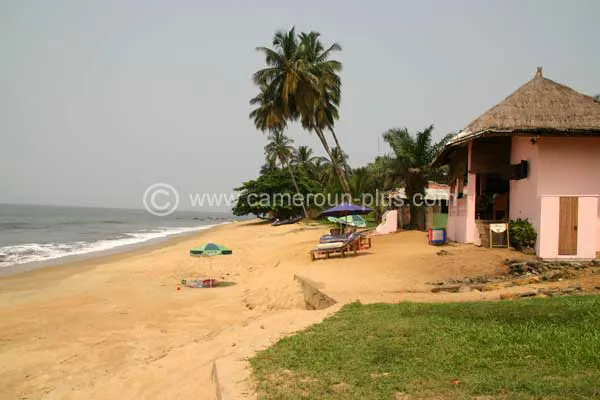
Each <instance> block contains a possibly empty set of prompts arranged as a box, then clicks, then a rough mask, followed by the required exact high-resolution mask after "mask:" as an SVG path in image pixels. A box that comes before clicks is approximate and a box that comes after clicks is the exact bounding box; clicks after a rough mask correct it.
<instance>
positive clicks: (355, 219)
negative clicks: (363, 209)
mask: <svg viewBox="0 0 600 400" xmlns="http://www.w3.org/2000/svg"><path fill="white" fill-rule="evenodd" d="M338 222H339V223H340V224H345V225H350V226H355V227H357V228H366V227H367V221H365V219H364V218H363V217H361V216H360V215H346V216H344V217H339V218H338Z"/></svg>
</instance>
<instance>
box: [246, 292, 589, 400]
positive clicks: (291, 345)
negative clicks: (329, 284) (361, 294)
mask: <svg viewBox="0 0 600 400" xmlns="http://www.w3.org/2000/svg"><path fill="white" fill-rule="evenodd" d="M250 361H251V364H252V367H253V369H254V371H255V376H256V378H257V380H258V385H259V386H258V389H259V398H261V399H300V398H309V399H403V400H404V399H411V400H412V399H437V400H439V399H469V398H476V399H486V400H488V399H596V398H597V399H600V297H596V296H585V297H583V296H581V297H564V298H550V299H531V300H521V301H514V302H512V301H502V302H476V303H447V304H418V303H402V304H373V305H361V304H350V305H347V306H345V307H344V308H343V309H342V310H341V311H340V312H338V313H337V314H335V315H334V316H332V317H330V318H328V319H326V320H325V321H323V322H322V323H320V324H317V325H314V326H312V327H310V328H308V329H307V330H305V331H303V332H300V333H298V334H296V335H294V336H291V337H288V338H285V339H283V340H281V341H279V342H278V343H277V344H275V345H274V346H273V347H271V348H269V349H267V350H265V351H262V352H260V353H258V354H257V355H256V356H255V357H254V358H252V359H251V360H250ZM455 380H458V382H456V381H455ZM453 381H454V382H453Z"/></svg>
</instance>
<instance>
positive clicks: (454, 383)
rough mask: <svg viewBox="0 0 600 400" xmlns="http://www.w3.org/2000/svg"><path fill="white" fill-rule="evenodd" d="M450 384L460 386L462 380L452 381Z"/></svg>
mask: <svg viewBox="0 0 600 400" xmlns="http://www.w3.org/2000/svg"><path fill="white" fill-rule="evenodd" d="M450 383H451V384H452V385H459V384H460V380H459V379H452V380H451V381H450Z"/></svg>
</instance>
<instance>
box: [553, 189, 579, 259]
mask: <svg viewBox="0 0 600 400" xmlns="http://www.w3.org/2000/svg"><path fill="white" fill-rule="evenodd" d="M578 205H579V203H578V199H577V197H561V198H560V206H559V211H558V212H559V223H558V254H559V255H561V256H567V255H571V256H574V255H576V254H577V217H578Z"/></svg>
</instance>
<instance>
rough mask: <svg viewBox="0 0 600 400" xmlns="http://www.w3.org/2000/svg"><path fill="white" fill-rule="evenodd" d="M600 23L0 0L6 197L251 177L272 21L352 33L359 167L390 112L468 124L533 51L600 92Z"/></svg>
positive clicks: (217, 185)
mask: <svg viewBox="0 0 600 400" xmlns="http://www.w3.org/2000/svg"><path fill="white" fill-rule="evenodd" d="M599 21H600V1H597V0H590V1H567V0H565V1H543V0H541V1H481V0H473V1H442V0H439V1H416V0H415V1H410V2H402V1H389V2H378V1H373V0H371V1H360V2H358V1H357V2H350V1H335V2H334V1H324V0H319V1H308V0H305V1H303V2H286V1H258V0H256V1H247V0H235V1H224V2H216V1H211V2H202V1H191V0H190V1H183V0H172V1H166V0H165V1H150V0H138V1H125V0H118V1H109V0H97V1H80V0H72V1H61V0H53V1H41V0H40V1H34V0H27V1H24V0H14V1H7V0H0V52H1V53H0V54H1V57H2V58H1V62H0V139H1V141H0V202H33V203H44V204H66V205H89V206H94V205H95V206H111V207H141V205H142V203H141V196H142V193H143V192H144V190H145V189H146V187H148V186H149V185H151V184H153V183H156V182H166V183H169V184H171V185H173V186H175V187H176V188H177V189H178V190H179V192H180V194H181V195H182V196H186V195H187V193H188V192H227V193H229V192H231V189H232V188H233V187H236V186H238V185H239V184H240V183H241V182H242V181H244V180H248V179H252V178H254V177H255V176H256V175H257V171H258V169H259V167H260V165H261V164H262V163H263V146H264V145H265V139H266V138H265V137H264V136H263V135H262V134H261V133H259V132H257V131H256V130H255V129H254V127H253V125H252V123H251V121H250V120H249V119H248V113H249V112H250V106H249V104H248V100H249V99H250V98H251V97H252V96H253V95H254V94H255V93H256V88H255V87H253V84H252V82H251V75H252V73H253V72H254V71H255V70H257V69H259V68H260V67H262V65H263V59H262V58H261V56H260V54H259V53H257V52H256V51H255V47H256V46H260V45H270V42H271V39H272V35H273V33H274V31H275V30H277V29H281V28H284V29H288V28H289V27H291V26H292V25H296V27H297V29H298V30H318V31H319V32H321V33H322V38H323V40H324V41H325V42H326V43H330V42H332V41H337V42H338V43H340V44H341V45H342V47H343V52H342V53H341V54H340V55H339V59H340V60H341V61H342V62H343V64H344V70H343V73H342V82H343V99H342V107H341V119H340V121H339V123H338V124H337V131H338V133H339V137H340V140H341V142H342V146H343V147H344V150H345V151H346V152H347V153H348V154H349V156H350V163H351V165H352V166H358V165H360V164H363V163H365V162H367V161H370V160H371V159H373V157H375V156H376V155H377V154H378V153H381V152H383V151H384V150H383V146H382V144H381V139H380V138H381V133H382V132H384V131H385V130H386V129H388V128H391V127H402V126H406V127H408V128H409V129H411V130H416V129H421V128H423V127H425V126H427V125H428V124H431V123H433V124H435V126H436V135H438V136H441V135H442V134H445V133H448V132H456V131H459V130H460V129H461V128H463V127H464V126H466V125H467V124H468V123H469V122H470V121H471V120H472V119H473V118H475V117H477V116H478V115H479V114H481V113H482V112H484V111H485V110H486V109H487V108H489V107H490V106H492V105H494V104H496V103H497V102H499V101H500V100H502V99H503V98H504V97H506V96H507V95H508V94H510V93H511V92H512V91H513V90H515V89H516V88H517V87H518V86H520V85H521V84H523V83H525V82H526V81H527V80H529V79H530V78H531V77H533V75H534V73H535V69H536V67H537V66H538V65H542V66H543V67H544V75H545V76H547V77H549V78H550V79H553V80H556V81H559V82H561V83H564V84H566V85H569V86H571V87H573V88H574V89H576V90H578V91H581V92H584V93H587V94H592V95H593V94H596V93H600V75H599V72H600V51H598V48H599V44H598V29H597V28H598V23H599ZM288 134H289V135H290V136H291V137H292V138H293V139H294V140H295V141H296V144H309V145H312V146H314V147H315V150H318V151H319V152H321V150H320V147H319V145H318V142H317V141H316V140H315V139H314V137H311V136H309V134H308V133H306V132H304V131H302V130H301V129H300V128H298V127H295V126H294V127H291V128H290V129H289V131H288ZM183 202H184V201H183V200H182V203H183Z"/></svg>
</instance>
